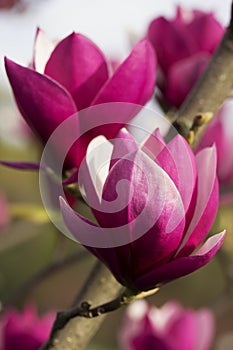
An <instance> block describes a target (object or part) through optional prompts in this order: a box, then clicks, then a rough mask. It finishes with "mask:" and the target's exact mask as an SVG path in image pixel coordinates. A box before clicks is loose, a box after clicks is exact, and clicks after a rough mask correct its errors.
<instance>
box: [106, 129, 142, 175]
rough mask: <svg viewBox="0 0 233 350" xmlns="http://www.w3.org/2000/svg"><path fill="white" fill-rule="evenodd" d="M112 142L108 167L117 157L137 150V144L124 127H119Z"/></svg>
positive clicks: (111, 165)
mask: <svg viewBox="0 0 233 350" xmlns="http://www.w3.org/2000/svg"><path fill="white" fill-rule="evenodd" d="M113 142H114V147H113V152H112V157H111V163H110V169H111V168H112V167H113V165H114V164H115V163H116V162H117V161H118V160H119V159H121V158H123V157H124V156H126V155H127V154H129V153H132V152H134V151H137V150H138V145H137V144H136V142H135V140H134V138H133V136H132V135H131V134H130V133H129V132H128V131H127V130H126V129H121V130H120V131H119V132H118V134H117V135H116V137H115V138H114V141H113Z"/></svg>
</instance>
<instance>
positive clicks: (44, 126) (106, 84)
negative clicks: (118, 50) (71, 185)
mask: <svg viewBox="0 0 233 350" xmlns="http://www.w3.org/2000/svg"><path fill="white" fill-rule="evenodd" d="M5 63H6V71H7V75H8V78H9V81H10V84H11V87H12V90H13V93H14V96H15V99H16V102H17V105H18V108H19V110H20V112H21V114H22V115H23V117H24V119H25V120H26V122H27V123H28V124H29V126H30V127H31V128H32V129H33V130H34V131H35V132H36V134H37V135H38V136H39V137H40V139H41V141H42V142H43V143H46V142H47V140H48V139H49V137H50V136H51V134H52V133H53V131H54V130H55V129H56V128H57V127H58V126H59V125H60V124H61V123H62V122H63V121H64V120H66V119H67V118H69V117H70V116H72V115H74V114H76V113H77V112H78V111H80V110H82V109H85V108H87V107H89V106H93V105H97V104H102V103H108V102H128V103H134V104H138V105H144V104H145V103H146V102H147V101H148V100H149V99H150V98H151V96H152V94H153V90H154V82H155V72H156V61H155V55H154V50H153V48H152V46H151V44H150V42H149V41H148V40H147V39H143V40H141V41H140V42H138V43H137V44H136V45H135V46H134V48H133V50H132V52H131V53H130V55H129V56H128V57H127V58H126V60H125V61H124V62H123V63H121V64H120V65H119V67H118V68H117V69H116V71H115V72H114V74H113V75H111V76H110V75H109V72H108V67H107V62H106V59H105V57H104V55H103V53H102V52H101V50H100V49H99V48H98V47H97V46H96V45H95V44H94V43H93V42H92V41H91V40H90V39H88V38H87V37H85V36H84V35H82V34H76V33H72V34H71V35H69V36H67V37H66V38H65V39H63V40H61V41H59V42H58V43H57V44H56V45H55V44H54V43H53V42H51V41H50V40H49V39H48V38H47V37H46V36H45V34H44V33H43V32H42V31H41V30H38V31H37V35H36V40H35V48H34V59H33V64H32V68H27V67H22V66H20V65H18V64H16V63H14V62H13V61H11V60H9V59H6V62H5ZM132 117H133V115H132V113H131V114H130V113H129V115H128V116H127V118H128V119H127V118H125V122H127V121H128V120H129V119H131V118H132ZM79 123H80V125H79V129H80V130H83V128H84V125H83V124H84V123H88V120H85V121H83V119H82V120H80V119H79ZM85 125H86V124H85ZM121 127H122V125H120V124H119V127H118V130H119V129H120V128H121ZM118 130H116V124H115V128H112V123H108V124H106V125H105V127H104V128H102V129H101V132H104V135H105V136H106V137H110V138H111V137H113V136H114V135H115V134H116V133H117V131H118ZM97 133H98V131H97ZM92 138H93V132H91V131H90V132H89V133H87V134H86V135H84V136H83V137H82V138H80V140H79V141H77V142H76V143H75V144H74V146H73V148H72V150H71V151H70V152H69V154H68V164H67V167H68V168H73V167H78V166H79V164H80V162H81V160H82V158H83V156H84V155H85V152H86V147H87V145H88V143H89V142H90V140H91V139H92ZM61 146H62V142H61V144H60V145H59V146H56V147H57V148H58V149H59V147H61Z"/></svg>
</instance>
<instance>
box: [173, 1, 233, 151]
mask: <svg viewBox="0 0 233 350" xmlns="http://www.w3.org/2000/svg"><path fill="white" fill-rule="evenodd" d="M232 12H233V4H232V9H231V21H230V24H229V26H228V28H227V30H226V32H225V34H224V36H223V39H222V41H221V43H220V45H219V47H218V49H217V50H216V52H215V54H214V55H213V57H212V59H211V61H210V64H209V65H208V67H207V69H206V71H205V73H204V74H203V76H202V77H201V79H200V80H199V81H198V82H197V84H196V85H195V87H194V88H193V90H192V92H191V94H190V95H189V97H188V98H187V99H186V100H185V102H184V104H183V105H182V106H181V108H180V109H179V111H178V112H177V115H176V121H175V122H174V126H175V127H176V128H177V130H178V132H179V133H180V134H181V135H183V136H184V137H185V138H186V139H187V140H189V141H190V143H191V144H193V146H195V145H196V144H197V143H198V141H199V139H200V137H201V135H202V133H203V131H204V129H205V128H206V126H207V123H208V122H209V121H210V119H211V117H213V116H214V114H215V113H216V112H217V110H218V109H219V107H220V106H221V105H222V103H223V102H224V100H225V99H226V98H227V97H228V95H229V92H230V89H231V86H232V84H233V14H232ZM206 115H207V116H208V118H205V116H206ZM198 117H199V121H198V123H199V125H195V124H196V118H198ZM200 119H202V121H201V120H200Z"/></svg>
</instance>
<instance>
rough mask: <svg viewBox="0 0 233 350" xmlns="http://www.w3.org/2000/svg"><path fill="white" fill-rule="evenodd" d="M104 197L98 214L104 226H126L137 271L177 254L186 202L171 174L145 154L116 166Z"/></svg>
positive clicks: (97, 216) (107, 181)
mask: <svg viewBox="0 0 233 350" xmlns="http://www.w3.org/2000/svg"><path fill="white" fill-rule="evenodd" d="M103 200H104V201H103V202H102V206H103V210H102V211H94V214H95V216H96V218H97V220H98V222H99V223H100V225H101V226H103V227H111V228H112V227H116V228H117V227H118V235H120V232H121V229H122V227H124V225H126V227H127V230H126V231H125V235H126V236H128V242H129V243H131V244H130V251H131V253H130V255H131V260H132V266H133V270H134V274H140V273H141V272H142V271H145V270H146V269H148V268H149V267H150V266H151V265H153V264H155V263H158V262H159V261H161V260H162V259H168V258H169V257H170V256H171V255H172V254H173V253H174V250H175V249H176V247H177V246H178V245H179V243H180V240H181V237H182V234H183V228H184V221H183V219H184V210H183V205H182V202H181V200H180V197H179V193H178V191H177V189H176V187H175V185H174V183H173V182H172V181H171V179H170V177H169V176H168V175H167V174H166V173H165V172H164V171H163V169H162V168H161V167H159V166H158V165H156V163H154V162H153V161H151V160H150V158H148V157H146V156H145V155H144V153H141V152H140V151H138V152H136V153H133V154H132V155H131V156H129V155H128V156H127V157H125V158H123V159H121V160H119V161H118V162H117V163H116V164H115V165H114V166H113V167H112V169H111V170H110V173H109V176H108V178H107V180H106V182H105V186H104V190H103ZM125 204H126V205H125ZM120 207H121V208H120ZM106 208H107V209H108V211H109V208H112V210H111V212H110V211H109V212H107V210H106ZM110 232H111V231H110ZM119 237H120V236H119Z"/></svg>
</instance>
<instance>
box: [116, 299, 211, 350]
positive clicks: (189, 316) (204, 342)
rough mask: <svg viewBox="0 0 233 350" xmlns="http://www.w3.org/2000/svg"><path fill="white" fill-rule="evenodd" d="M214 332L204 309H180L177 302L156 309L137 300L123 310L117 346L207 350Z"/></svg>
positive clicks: (142, 349) (125, 348)
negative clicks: (124, 313) (123, 315)
mask: <svg viewBox="0 0 233 350" xmlns="http://www.w3.org/2000/svg"><path fill="white" fill-rule="evenodd" d="M214 328H215V321H214V316H213V314H212V313H211V311H210V310H208V309H200V310H198V311H194V310H192V309H183V308H182V306H181V305H179V304H178V303H177V302H168V303H166V304H165V305H163V306H162V307H161V308H157V307H154V306H153V307H152V306H149V305H148V304H147V303H146V302H145V301H143V300H139V301H136V302H134V303H133V304H131V305H130V306H129V307H128V309H127V313H126V318H125V320H124V323H123V327H122V329H121V331H120V334H119V342H120V345H121V348H122V350H146V349H150V350H210V349H212V347H211V345H212V343H213V338H214Z"/></svg>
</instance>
